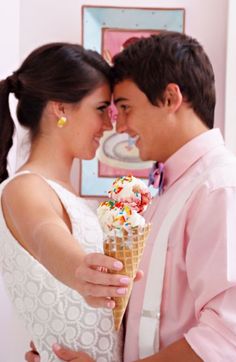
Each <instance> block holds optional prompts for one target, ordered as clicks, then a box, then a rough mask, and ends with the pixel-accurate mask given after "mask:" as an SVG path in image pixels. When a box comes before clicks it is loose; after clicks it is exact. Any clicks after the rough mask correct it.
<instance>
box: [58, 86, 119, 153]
mask: <svg viewBox="0 0 236 362" xmlns="http://www.w3.org/2000/svg"><path fill="white" fill-rule="evenodd" d="M110 100H111V91H110V87H109V85H108V84H106V83H104V84H103V85H101V86H99V87H98V88H96V89H95V90H94V91H93V92H92V93H90V94H89V95H88V96H86V97H85V98H83V99H82V101H81V102H80V103H79V104H76V105H74V104H70V105H67V107H66V110H65V115H66V117H67V119H68V126H67V127H65V128H64V130H66V128H67V129H68V132H67V141H66V142H67V148H68V147H69V150H70V153H71V154H72V156H73V157H77V158H80V159H85V160H90V159H92V158H94V157H95V153H96V150H97V148H98V147H99V142H100V138H101V137H102V136H103V132H104V131H106V130H110V129H112V125H111V121H110V118H109V116H108V106H109V105H110Z"/></svg>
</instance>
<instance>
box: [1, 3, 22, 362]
mask: <svg viewBox="0 0 236 362" xmlns="http://www.w3.org/2000/svg"><path fill="white" fill-rule="evenodd" d="M19 5H20V1H19V0H11V1H0V14H1V15H0V49H1V56H0V79H3V78H5V77H7V76H8V75H10V74H11V73H12V71H13V70H14V69H16V68H17V66H18V64H19V49H20V48H19V35H20V32H19V28H20V25H19V24H20V6H19ZM12 103H13V104H12V107H13V108H14V101H12ZM15 141H16V138H15ZM16 152H17V150H16V142H14V147H13V149H12V152H11V155H10V159H11V164H12V167H13V168H14V166H15V154H16ZM0 306H1V307H0V328H1V329H0V361H2V362H23V360H24V358H23V356H24V352H25V350H26V348H27V346H28V343H29V337H28V335H27V333H26V332H25V330H24V328H23V326H22V324H21V323H20V322H19V321H18V319H17V317H16V315H15V313H14V311H13V309H12V307H11V304H10V302H9V299H8V296H7V294H6V292H5V289H4V286H3V281H2V278H1V275H0Z"/></svg>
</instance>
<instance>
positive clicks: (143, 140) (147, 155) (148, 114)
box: [114, 80, 170, 162]
mask: <svg viewBox="0 0 236 362" xmlns="http://www.w3.org/2000/svg"><path fill="white" fill-rule="evenodd" d="M114 102H115V104H116V107H117V110H118V119H117V124H116V130H117V132H118V133H123V132H126V133H128V134H129V135H130V136H131V137H137V140H136V146H137V148H138V149H139V153H140V158H141V159H142V160H143V161H148V160H154V161H155V160H157V161H162V162H163V161H165V160H166V159H167V158H168V157H169V143H170V140H169V132H168V128H169V126H168V125H167V124H168V122H167V121H166V119H167V117H168V112H167V107H166V106H165V105H163V104H160V105H159V107H157V106H154V105H153V104H151V103H150V101H149V100H148V98H147V97H146V95H145V94H144V93H143V92H142V91H141V90H140V89H139V88H138V87H137V86H136V84H135V83H134V82H132V81H131V80H124V81H122V82H120V83H118V84H117V85H116V86H115V89H114Z"/></svg>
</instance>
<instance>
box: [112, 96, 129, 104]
mask: <svg viewBox="0 0 236 362" xmlns="http://www.w3.org/2000/svg"><path fill="white" fill-rule="evenodd" d="M123 101H128V98H124V97H120V98H116V99H114V103H115V104H117V103H119V102H123Z"/></svg>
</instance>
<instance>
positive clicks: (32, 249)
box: [2, 175, 126, 308]
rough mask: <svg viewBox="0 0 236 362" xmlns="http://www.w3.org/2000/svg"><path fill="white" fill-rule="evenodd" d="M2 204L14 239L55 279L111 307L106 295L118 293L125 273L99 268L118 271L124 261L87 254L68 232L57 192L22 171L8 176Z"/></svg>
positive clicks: (68, 225) (94, 303) (90, 301)
mask: <svg viewBox="0 0 236 362" xmlns="http://www.w3.org/2000/svg"><path fill="white" fill-rule="evenodd" d="M2 207H3V212H4V216H5V220H6V223H7V225H8V228H9V230H10V231H11V233H12V234H13V235H14V237H15V238H16V239H17V240H18V241H19V243H20V244H21V245H22V246H23V247H24V248H25V249H26V250H28V252H29V253H30V254H31V255H33V256H34V257H35V258H36V259H37V260H39V261H40V263H41V264H43V265H44V266H45V267H46V268H47V269H48V270H49V271H50V272H51V273H52V274H53V275H54V276H55V277H56V278H57V279H59V280H60V281H61V282H63V283H65V284H66V285H68V286H69V287H71V288H73V289H75V290H77V291H78V292H79V293H80V294H81V295H83V296H84V297H85V298H86V299H87V301H88V302H89V303H90V304H91V305H93V306H106V307H110V308H112V307H114V302H113V301H111V300H110V299H107V297H108V298H109V297H114V296H120V295H121V294H120V293H119V291H118V292H117V289H119V288H120V287H123V288H122V289H124V292H125V291H126V288H124V284H125V283H122V281H120V279H121V278H123V277H122V275H114V274H109V273H104V272H101V271H99V270H97V267H98V266H102V267H104V268H109V269H117V270H119V269H121V268H122V264H121V263H120V262H118V261H117V260H115V259H113V258H110V257H107V256H105V255H103V254H99V253H93V254H88V255H87V254H86V253H85V251H84V250H83V248H82V246H80V244H79V243H78V242H77V241H75V239H74V238H73V236H72V234H71V231H70V223H69V221H68V220H69V219H68V215H67V214H66V213H65V210H64V208H63V206H62V204H61V202H60V201H59V199H58V197H57V195H56V194H55V192H54V191H53V190H52V189H51V188H50V187H49V186H48V185H47V184H46V183H45V182H44V181H43V180H42V179H40V178H39V177H38V176H36V175H27V176H26V175H24V176H18V177H17V178H16V179H14V180H12V181H11V182H10V183H9V184H8V185H7V186H6V188H5V189H4V192H3V196H2ZM75 271H76V272H75ZM123 279H124V278H123ZM123 279H122V280H123Z"/></svg>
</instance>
